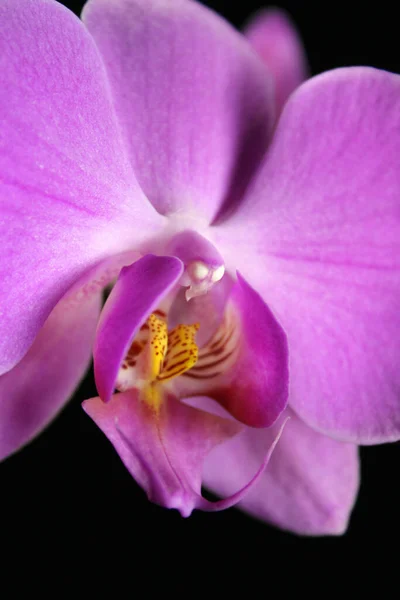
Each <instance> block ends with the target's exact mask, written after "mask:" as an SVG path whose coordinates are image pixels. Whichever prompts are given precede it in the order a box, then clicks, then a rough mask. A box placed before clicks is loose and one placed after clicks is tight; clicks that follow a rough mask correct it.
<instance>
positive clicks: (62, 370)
mask: <svg viewBox="0 0 400 600" xmlns="http://www.w3.org/2000/svg"><path fill="white" fill-rule="evenodd" d="M100 300H101V297H100V293H99V291H98V289H97V288H96V291H95V292H94V293H90V294H89V293H88V291H87V290H86V292H85V293H84V295H83V297H82V294H81V293H80V292H77V293H75V294H73V295H70V296H69V297H68V298H66V299H64V300H62V301H61V302H59V304H58V305H57V306H56V308H55V309H54V310H53V311H52V313H51V314H50V316H49V317H48V319H47V321H46V323H45V324H44V326H43V328H42V329H41V330H40V332H39V334H38V336H37V337H36V339H35V341H34V343H33V345H32V346H31V348H30V349H29V351H28V353H27V354H26V355H25V356H24V358H23V359H22V360H21V362H19V363H18V364H17V365H16V366H15V367H14V368H13V369H12V370H11V371H8V373H6V374H4V375H2V376H1V377H0V459H2V458H5V457H6V456H8V455H9V454H12V453H13V452H15V451H16V450H18V449H19V448H21V446H23V445H24V444H26V443H27V442H29V441H30V440H31V439H32V438H34V437H35V436H36V435H37V434H38V433H39V432H40V431H41V430H42V429H43V428H44V427H46V425H48V424H49V423H50V421H51V420H52V419H53V418H54V417H55V416H56V414H57V413H58V412H59V410H60V409H61V408H62V407H63V405H64V403H65V402H66V401H67V400H68V398H69V396H70V395H71V394H72V393H73V391H74V389H75V388H76V386H77V385H78V383H79V380H80V379H81V377H82V376H83V374H84V372H85V369H86V368H87V366H88V363H89V360H90V353H91V347H92V343H93V339H94V333H95V329H96V324H97V319H98V316H99V312H100Z"/></svg>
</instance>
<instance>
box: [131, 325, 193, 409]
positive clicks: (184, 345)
mask: <svg viewBox="0 0 400 600" xmlns="http://www.w3.org/2000/svg"><path fill="white" fill-rule="evenodd" d="M147 325H148V327H149V337H148V341H147V343H146V345H145V347H144V349H143V361H144V362H143V363H142V365H143V367H144V370H143V371H144V373H143V374H144V378H145V379H146V380H147V382H148V385H146V386H145V387H144V388H143V390H142V398H143V400H145V402H146V403H147V404H148V405H149V406H150V407H151V408H153V409H154V410H155V411H158V409H159V408H160V405H161V402H162V392H161V390H160V384H161V383H166V382H168V381H171V380H172V379H174V378H175V377H178V376H179V375H182V373H185V371H188V370H189V369H191V368H192V367H193V365H195V364H196V362H197V358H198V354H199V350H198V347H197V344H196V342H195V335H196V332H197V331H198V329H199V324H198V323H195V324H193V325H178V326H177V327H175V328H174V329H172V330H171V331H170V332H168V331H167V324H166V322H165V320H164V319H161V318H159V317H158V316H157V315H155V314H154V313H152V314H151V315H150V317H149V318H148V320H147Z"/></svg>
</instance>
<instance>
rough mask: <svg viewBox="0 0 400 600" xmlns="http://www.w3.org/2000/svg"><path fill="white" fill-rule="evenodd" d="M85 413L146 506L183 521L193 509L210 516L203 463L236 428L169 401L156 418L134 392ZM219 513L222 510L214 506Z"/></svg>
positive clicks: (90, 405) (93, 404)
mask: <svg viewBox="0 0 400 600" xmlns="http://www.w3.org/2000/svg"><path fill="white" fill-rule="evenodd" d="M83 408H84V410H85V411H86V412H87V414H88V415H89V416H90V417H91V418H92V419H93V420H94V422H95V423H96V424H97V425H98V426H99V427H100V429H101V430H102V431H103V432H104V433H105V435H106V436H107V437H108V439H109V440H110V441H111V443H112V444H113V446H114V448H115V449H116V450H117V452H118V454H119V455H120V457H121V459H122V461H123V462H124V464H125V466H126V468H127V469H128V471H129V472H130V473H131V474H132V475H133V477H134V478H135V479H136V481H137V482H138V483H139V485H140V486H141V487H142V488H143V489H144V490H145V492H146V493H147V496H148V498H149V500H151V501H152V502H155V503H157V504H160V505H161V506H165V507H166V508H176V509H178V510H179V511H180V513H181V515H182V516H184V517H188V516H189V515H190V514H191V512H192V510H193V509H194V508H196V507H200V508H203V507H205V508H206V509H207V510H210V507H209V506H208V504H207V501H206V500H205V499H203V498H201V495H200V494H201V475H202V466H203V462H204V458H205V456H206V455H207V454H208V452H210V450H211V449H212V448H213V447H214V446H215V445H216V444H220V443H221V442H222V441H224V440H226V439H229V438H230V437H232V436H234V435H236V434H237V433H238V431H240V429H241V427H240V425H238V424H237V423H235V422H234V421H232V420H228V419H221V418H220V417H215V416H214V415H211V414H209V413H205V412H203V411H200V410H197V409H195V408H192V407H190V406H186V405H185V404H182V403H180V402H178V401H177V400H176V399H175V398H173V397H166V398H165V399H164V402H163V404H162V407H161V411H160V414H159V417H158V418H157V417H156V416H155V414H154V413H153V412H152V411H151V410H150V409H149V408H148V406H147V405H146V404H145V403H144V402H141V401H140V400H139V399H138V397H137V392H136V390H134V389H131V390H129V391H127V392H122V393H120V394H115V395H114V396H113V397H112V399H111V401H110V402H109V403H108V404H105V403H104V402H102V401H101V399H100V398H91V399H90V400H86V401H85V402H84V403H83ZM263 458H264V457H263ZM258 468H259V465H257V469H258ZM257 469H256V470H257ZM252 475H253V474H252ZM246 484H247V482H246ZM235 491H236V490H235ZM218 508H219V510H221V509H222V508H225V506H224V505H223V504H220V506H219V507H218V504H216V507H215V509H216V510H218Z"/></svg>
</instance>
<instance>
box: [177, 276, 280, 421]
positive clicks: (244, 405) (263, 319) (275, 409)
mask: <svg viewBox="0 0 400 600" xmlns="http://www.w3.org/2000/svg"><path fill="white" fill-rule="evenodd" d="M228 302H229V303H231V305H232V307H233V310H234V314H235V315H236V316H237V321H238V323H237V327H238V328H239V332H240V336H239V338H238V340H237V344H238V356H237V358H236V360H235V362H234V363H233V364H231V365H230V366H229V367H228V368H226V369H225V368H224V367H223V366H221V365H220V362H219V361H220V358H221V353H220V352H219V351H218V355H217V356H216V358H215V360H216V366H215V367H213V368H212V369H206V370H205V368H204V367H203V366H202V365H200V366H197V365H195V366H194V368H193V369H191V370H190V371H188V372H187V373H186V374H184V375H183V376H181V377H180V378H179V380H177V381H176V388H177V390H179V394H180V396H182V397H183V396H190V395H196V396H198V395H205V396H211V397H212V398H214V399H215V400H217V401H218V402H219V403H220V404H221V405H222V406H223V407H224V408H225V409H226V410H227V411H228V412H229V413H230V414H231V415H233V416H234V417H235V419H237V420H238V421H240V422H242V423H244V424H246V425H250V426H251V427H269V426H270V425H272V423H274V422H275V421H276V419H277V418H278V417H279V415H280V414H281V412H282V411H283V410H284V408H285V407H286V403H287V397H288V377H289V374H288V351H287V343H286V337H285V334H284V332H283V330H282V329H281V327H280V325H279V324H278V322H277V321H276V320H275V318H274V315H273V314H272V312H271V311H270V309H269V308H268V306H267V305H266V304H265V303H264V302H263V300H262V299H261V297H260V296H259V294H257V292H255V291H254V290H253V289H252V288H251V287H250V286H249V284H248V283H247V282H246V281H245V280H244V279H243V277H242V276H241V275H240V274H238V281H237V283H236V284H235V285H234V286H233V287H232V289H231V293H230V298H229V301H228ZM235 346H236V344H235ZM222 355H223V353H222ZM212 360H213V357H211V358H210V359H207V363H206V364H208V363H209V361H212ZM199 364H200V363H199ZM206 371H211V372H215V373H220V374H219V375H217V376H215V377H212V378H208V379H205V377H204V375H205V372H206Z"/></svg>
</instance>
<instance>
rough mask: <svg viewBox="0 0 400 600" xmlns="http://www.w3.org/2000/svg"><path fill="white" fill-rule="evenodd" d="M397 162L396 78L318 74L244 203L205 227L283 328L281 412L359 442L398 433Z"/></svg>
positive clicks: (399, 84)
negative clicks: (286, 409) (285, 372)
mask: <svg viewBox="0 0 400 600" xmlns="http://www.w3.org/2000/svg"><path fill="white" fill-rule="evenodd" d="M399 156H400V77H399V76H398V75H394V74H391V73H387V72H384V71H378V70H374V69H369V68H352V69H338V70H336V71H331V72H328V73H326V74H324V75H321V76H318V77H316V78H314V79H312V80H310V81H309V82H307V83H305V84H304V85H302V86H301V87H300V88H299V90H298V91H297V92H295V93H294V95H293V96H292V97H291V98H290V100H289V101H288V103H287V104H286V106H285V109H284V111H283V113H282V116H281V119H280V122H279V124H278V128H277V131H276V135H275V138H274V141H273V143H272V145H271V147H270V150H269V153H268V156H267V157H266V160H265V163H264V165H263V168H262V169H261V171H260V174H259V177H258V178H257V181H256V182H255V185H254V186H253V188H252V190H251V191H250V192H249V194H248V196H247V198H246V201H244V202H243V203H242V204H241V205H240V207H239V210H238V211H237V212H236V213H235V215H234V216H233V217H232V218H231V219H230V220H229V221H227V222H226V223H225V224H224V225H221V226H220V227H218V228H215V229H214V240H213V241H214V243H215V244H216V245H217V247H219V249H220V251H221V252H222V254H223V256H224V258H225V260H226V262H227V263H229V262H231V263H232V265H234V266H235V267H236V268H240V269H241V270H242V271H243V273H244V274H245V275H246V277H247V278H248V280H249V282H250V283H251V285H253V286H254V288H255V289H257V290H258V291H259V292H260V293H261V294H262V296H263V298H264V300H265V301H266V302H267V303H268V305H269V306H270V307H271V309H272V310H273V311H274V314H275V315H276V316H277V318H278V321H279V322H280V324H281V326H282V327H283V329H284V330H285V332H286V335H287V337H288V344H289V352H290V360H289V372H290V393H289V402H290V403H291V405H292V406H293V407H294V408H295V410H296V411H297V412H298V414H299V415H300V416H301V417H302V418H303V419H304V420H305V421H306V422H307V423H308V424H309V425H311V426H313V427H315V428H317V429H318V430H320V431H322V432H325V433H327V434H329V435H332V436H335V437H338V438H339V439H343V440H347V441H354V442H359V443H365V444H370V443H379V442H384V441H390V440H394V439H398V437H399V436H400V369H399V362H400V336H399V335H398V331H399V330H400V311H399V306H400V169H399ZM228 256H229V259H228Z"/></svg>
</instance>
